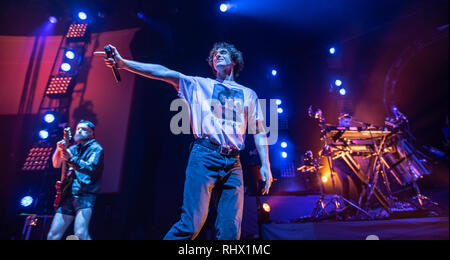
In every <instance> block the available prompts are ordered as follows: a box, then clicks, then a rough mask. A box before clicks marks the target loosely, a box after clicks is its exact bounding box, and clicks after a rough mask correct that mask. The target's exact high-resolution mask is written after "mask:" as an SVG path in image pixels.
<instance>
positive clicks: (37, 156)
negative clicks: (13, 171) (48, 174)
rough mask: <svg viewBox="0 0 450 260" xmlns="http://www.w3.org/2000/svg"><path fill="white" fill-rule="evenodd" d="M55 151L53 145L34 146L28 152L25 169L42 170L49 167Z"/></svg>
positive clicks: (23, 168)
mask: <svg viewBox="0 0 450 260" xmlns="http://www.w3.org/2000/svg"><path fill="white" fill-rule="evenodd" d="M52 152H53V148H52V147H33V148H31V149H30V151H29V152H28V155H27V158H26V159H25V163H24V164H23V167H22V170H23V171H41V170H46V169H47V168H49V160H50V158H51V155H52Z"/></svg>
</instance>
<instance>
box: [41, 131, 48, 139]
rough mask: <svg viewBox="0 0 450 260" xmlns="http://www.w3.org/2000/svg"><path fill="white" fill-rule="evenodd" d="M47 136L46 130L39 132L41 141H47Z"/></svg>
mask: <svg viewBox="0 0 450 260" xmlns="http://www.w3.org/2000/svg"><path fill="white" fill-rule="evenodd" d="M49 135H50V134H49V133H48V131H47V130H41V131H39V137H40V138H41V139H42V140H45V139H47V138H48V136H49Z"/></svg>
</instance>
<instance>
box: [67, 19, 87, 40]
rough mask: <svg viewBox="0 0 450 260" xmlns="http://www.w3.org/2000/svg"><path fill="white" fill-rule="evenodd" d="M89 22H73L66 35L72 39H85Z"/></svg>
mask: <svg viewBox="0 0 450 260" xmlns="http://www.w3.org/2000/svg"><path fill="white" fill-rule="evenodd" d="M87 26H88V24H87V23H73V24H71V25H70V26H69V30H67V34H66V37H67V39H69V40H71V41H78V40H79V41H81V40H84V39H85V36H86V30H87Z"/></svg>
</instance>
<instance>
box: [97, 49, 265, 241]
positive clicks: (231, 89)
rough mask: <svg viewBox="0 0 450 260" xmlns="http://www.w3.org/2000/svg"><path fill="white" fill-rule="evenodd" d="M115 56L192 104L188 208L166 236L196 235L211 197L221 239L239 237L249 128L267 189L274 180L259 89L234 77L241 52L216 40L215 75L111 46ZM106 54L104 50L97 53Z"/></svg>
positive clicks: (109, 61)
mask: <svg viewBox="0 0 450 260" xmlns="http://www.w3.org/2000/svg"><path fill="white" fill-rule="evenodd" d="M109 46H110V47H111V49H112V51H113V53H114V58H106V57H105V63H106V65H107V66H108V67H109V68H112V67H113V66H115V67H116V68H118V69H121V70H127V71H130V72H132V73H136V74H139V75H142V76H145V77H148V78H151V79H156V80H162V81H165V82H167V83H169V84H171V85H172V86H174V87H175V89H176V90H177V92H178V96H179V97H180V98H182V99H184V100H185V101H186V102H187V103H188V105H189V108H190V120H191V127H192V131H193V133H194V136H195V138H196V140H195V143H194V145H193V147H192V150H191V154H190V157H189V163H188V166H187V169H186V181H185V185H184V195H183V211H182V214H181V218H180V220H179V221H178V222H177V223H175V224H174V225H173V226H172V228H171V229H170V231H169V232H168V233H167V234H166V236H165V237H164V239H167V240H174V239H194V238H195V237H196V236H197V235H198V234H199V232H200V230H201V229H202V227H203V225H204V223H205V221H206V218H207V216H208V209H209V204H210V200H211V197H212V196H214V198H215V201H216V204H217V205H216V206H217V219H216V225H215V227H216V231H217V235H216V238H217V239H224V240H236V239H239V238H240V233H241V221H242V212H243V203H244V185H243V177H242V167H241V162H240V157H239V152H240V151H241V150H242V149H244V141H245V136H246V132H247V131H249V132H250V133H252V134H254V138H255V144H256V148H257V150H258V153H259V157H260V159H261V169H260V174H261V179H262V181H263V182H265V187H264V190H263V194H268V192H269V189H270V186H271V184H272V182H273V178H272V173H271V170H270V162H269V152H268V145H267V136H266V132H265V131H264V127H263V124H262V122H263V121H264V118H263V114H262V110H261V107H260V105H259V102H258V97H257V95H256V93H255V92H254V91H253V90H251V89H249V88H247V87H244V86H242V85H240V84H238V83H236V82H235V79H236V77H237V76H238V75H239V72H240V71H241V70H242V68H243V65H244V61H243V58H242V53H241V52H240V51H238V50H237V49H236V48H235V47H234V46H233V45H232V44H229V43H225V42H220V43H216V44H214V46H213V48H212V50H211V51H210V55H209V58H208V63H209V65H210V66H211V68H212V70H213V73H214V76H215V79H210V78H202V77H192V76H186V75H183V74H182V73H179V72H176V71H173V70H170V69H168V68H166V67H164V66H161V65H157V64H149V63H141V62H136V61H131V60H126V59H124V58H122V57H121V56H120V54H119V52H118V51H117V49H116V48H115V47H113V46H111V45H109ZM94 54H97V55H103V56H104V55H105V53H104V52H95V53H94Z"/></svg>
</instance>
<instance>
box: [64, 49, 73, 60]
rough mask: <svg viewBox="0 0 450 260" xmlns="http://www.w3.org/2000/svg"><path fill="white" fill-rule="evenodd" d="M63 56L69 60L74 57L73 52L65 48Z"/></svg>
mask: <svg viewBox="0 0 450 260" xmlns="http://www.w3.org/2000/svg"><path fill="white" fill-rule="evenodd" d="M64 56H66V58H68V59H69V60H73V59H75V52H73V51H71V50H67V51H66V53H65V55H64Z"/></svg>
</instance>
